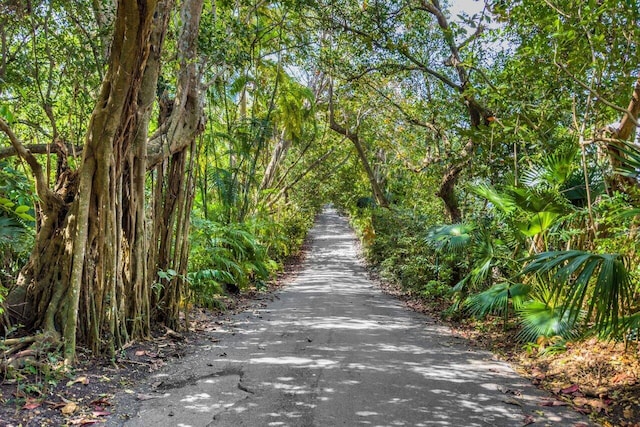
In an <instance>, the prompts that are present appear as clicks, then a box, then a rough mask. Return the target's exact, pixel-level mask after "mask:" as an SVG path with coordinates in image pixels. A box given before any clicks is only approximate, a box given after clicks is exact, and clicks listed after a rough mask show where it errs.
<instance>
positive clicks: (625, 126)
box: [607, 78, 640, 197]
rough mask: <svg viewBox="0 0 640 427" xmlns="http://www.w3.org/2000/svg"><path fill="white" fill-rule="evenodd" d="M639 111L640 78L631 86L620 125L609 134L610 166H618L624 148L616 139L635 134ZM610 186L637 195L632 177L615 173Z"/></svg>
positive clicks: (627, 137) (623, 139)
mask: <svg viewBox="0 0 640 427" xmlns="http://www.w3.org/2000/svg"><path fill="white" fill-rule="evenodd" d="M639 113H640V78H638V79H637V80H636V84H635V86H634V88H633V93H632V95H631V101H629V106H628V107H627V112H626V114H625V115H624V116H622V119H621V120H620V126H619V127H618V128H617V129H614V130H613V132H612V135H611V142H609V144H608V145H607V148H608V151H609V153H608V154H609V162H610V164H611V167H613V169H614V170H616V169H617V168H618V167H619V166H620V163H621V162H620V160H621V158H623V157H624V155H623V154H622V152H621V151H620V150H621V149H624V145H623V144H622V143H621V142H618V141H626V140H628V139H629V138H630V137H631V136H633V135H635V133H636V131H637V127H638V125H637V123H638V114H639ZM611 186H612V187H613V188H614V189H616V190H619V191H622V192H624V193H626V194H632V195H634V196H635V197H637V194H635V193H636V188H637V182H636V180H634V179H633V178H630V177H627V176H624V175H620V174H615V175H614V176H613V178H612V179H611Z"/></svg>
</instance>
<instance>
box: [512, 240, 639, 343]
mask: <svg viewBox="0 0 640 427" xmlns="http://www.w3.org/2000/svg"><path fill="white" fill-rule="evenodd" d="M527 261H529V263H528V264H527V265H526V266H525V268H524V269H523V270H522V274H525V275H526V274H537V275H538V276H539V277H544V276H545V275H548V277H549V278H550V281H549V286H550V287H551V289H552V292H553V295H554V298H555V299H557V300H560V299H562V301H563V304H564V309H563V313H564V312H565V311H566V312H567V314H568V315H569V318H570V319H571V320H572V321H574V320H576V319H577V318H578V317H579V314H580V312H581V311H582V310H583V309H584V308H585V307H586V309H587V315H586V319H588V320H593V322H594V326H595V327H596V329H599V330H602V329H603V328H605V327H608V328H610V330H611V332H612V333H617V332H618V329H619V327H620V326H621V324H620V320H621V318H622V316H623V315H624V314H625V313H626V312H627V310H628V307H629V304H630V302H631V296H632V285H631V282H630V280H629V273H628V271H627V267H626V265H625V259H624V257H623V256H621V255H619V254H594V253H590V252H585V251H577V250H574V251H555V252H543V253H540V254H537V255H535V256H533V257H531V258H529V259H528V260H527Z"/></svg>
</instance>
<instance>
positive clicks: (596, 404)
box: [573, 397, 608, 411]
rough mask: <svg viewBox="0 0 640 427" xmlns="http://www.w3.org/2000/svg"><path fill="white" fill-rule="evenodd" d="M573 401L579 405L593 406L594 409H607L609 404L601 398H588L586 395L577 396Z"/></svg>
mask: <svg viewBox="0 0 640 427" xmlns="http://www.w3.org/2000/svg"><path fill="white" fill-rule="evenodd" d="M573 403H574V404H575V405H577V406H591V407H592V408H594V409H598V410H603V411H604V410H606V409H607V408H608V405H607V404H606V403H605V402H603V401H602V400H600V399H587V398H585V397H576V398H575V399H573Z"/></svg>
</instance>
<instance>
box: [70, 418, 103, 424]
mask: <svg viewBox="0 0 640 427" xmlns="http://www.w3.org/2000/svg"><path fill="white" fill-rule="evenodd" d="M100 422H101V421H100V420H92V419H89V418H76V419H75V420H71V421H69V424H70V425H73V426H87V425H90V424H98V423H100Z"/></svg>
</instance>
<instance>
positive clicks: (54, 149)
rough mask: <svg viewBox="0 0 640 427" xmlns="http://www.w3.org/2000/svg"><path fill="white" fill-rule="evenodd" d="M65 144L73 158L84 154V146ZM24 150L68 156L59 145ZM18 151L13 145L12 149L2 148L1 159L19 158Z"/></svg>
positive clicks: (34, 146) (37, 146)
mask: <svg viewBox="0 0 640 427" xmlns="http://www.w3.org/2000/svg"><path fill="white" fill-rule="evenodd" d="M60 144H63V146H64V147H66V149H67V153H69V154H68V155H70V156H72V157H80V155H81V154H82V146H81V145H73V144H71V143H70V142H67V143H60ZM24 148H25V149H26V150H27V151H28V152H30V153H31V154H49V153H56V154H66V153H63V150H62V147H61V146H60V145H58V144H29V145H26V146H24ZM17 155H19V154H18V151H17V150H16V148H15V147H14V146H13V145H12V146H11V147H5V148H0V159H6V158H7V157H13V156H17Z"/></svg>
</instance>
